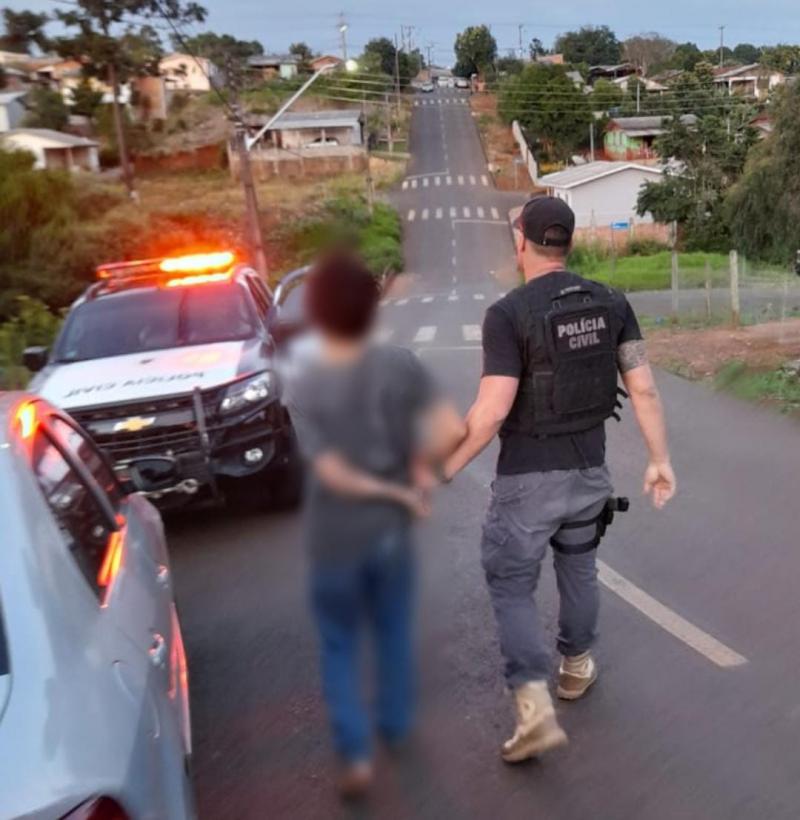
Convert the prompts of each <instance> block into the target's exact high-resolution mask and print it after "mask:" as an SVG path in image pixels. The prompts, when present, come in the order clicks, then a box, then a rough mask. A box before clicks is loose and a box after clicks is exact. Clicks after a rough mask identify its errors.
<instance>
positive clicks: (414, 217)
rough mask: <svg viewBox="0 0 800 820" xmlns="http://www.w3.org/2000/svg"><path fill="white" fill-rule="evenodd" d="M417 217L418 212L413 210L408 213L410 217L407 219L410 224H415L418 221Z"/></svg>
mask: <svg viewBox="0 0 800 820" xmlns="http://www.w3.org/2000/svg"><path fill="white" fill-rule="evenodd" d="M416 216H417V212H416V211H415V210H414V209H413V208H412V209H411V210H410V211H409V212H408V216H407V217H406V219H408V221H409V222H413V221H414V220H415V219H416Z"/></svg>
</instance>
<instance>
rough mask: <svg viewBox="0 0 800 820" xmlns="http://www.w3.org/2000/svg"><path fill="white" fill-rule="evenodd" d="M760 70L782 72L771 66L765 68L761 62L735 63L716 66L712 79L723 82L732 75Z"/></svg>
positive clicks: (755, 72) (771, 72)
mask: <svg viewBox="0 0 800 820" xmlns="http://www.w3.org/2000/svg"><path fill="white" fill-rule="evenodd" d="M761 72H767V73H768V74H781V73H782V72H780V71H777V70H776V69H773V68H766V67H765V66H762V65H761V63H750V64H749V65H737V66H733V67H731V66H728V67H727V68H718V69H716V70H715V71H714V81H715V82H724V81H725V80H730V79H733V78H734V77H739V76H741V75H742V74H758V73H761Z"/></svg>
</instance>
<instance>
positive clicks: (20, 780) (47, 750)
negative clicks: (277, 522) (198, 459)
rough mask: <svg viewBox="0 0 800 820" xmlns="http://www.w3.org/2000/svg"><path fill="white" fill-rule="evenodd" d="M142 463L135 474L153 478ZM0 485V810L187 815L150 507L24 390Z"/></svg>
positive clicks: (177, 687) (161, 549)
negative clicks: (0, 489)
mask: <svg viewBox="0 0 800 820" xmlns="http://www.w3.org/2000/svg"><path fill="white" fill-rule="evenodd" d="M139 468H140V469H139V470H137V483H136V486H138V487H144V486H145V484H146V483H148V482H150V481H156V482H157V481H159V480H160V478H159V476H158V472H159V465H158V463H157V462H153V463H145V462H144V461H142V462H141V463H140V464H139ZM148 473H149V477H148ZM0 485H1V486H2V487H3V492H2V494H0V521H2V522H3V529H2V533H3V536H2V543H0V760H2V764H0V815H2V817H4V818H6V817H8V818H12V817H23V816H24V817H35V818H42V820H50V818H53V820H55V819H56V818H63V819H64V820H66V818H69V820H101V818H114V819H115V820H124V819H125V818H131V820H133V818H145V817H147V818H165V819H166V820H171V819H172V818H180V819H181V820H183V818H191V817H194V804H193V797H192V791H191V785H190V780H189V776H188V773H187V764H188V760H189V756H190V754H191V749H192V746H191V732H190V723H189V693H188V684H187V674H186V659H185V655H184V648H183V640H182V638H181V629H180V624H179V622H178V617H177V615H176V611H175V604H174V601H173V593H172V576H171V572H170V565H169V559H168V556H167V550H166V545H165V541H164V531H163V527H162V524H161V518H160V516H159V514H158V512H157V510H156V509H155V508H154V507H153V506H152V505H151V504H150V502H148V501H147V500H146V499H145V498H143V497H141V496H140V495H138V494H137V493H136V492H132V491H131V490H132V489H133V487H127V488H126V487H124V486H123V485H122V484H120V483H119V482H118V481H117V479H116V477H115V475H114V472H113V470H112V469H111V467H110V465H109V463H108V462H107V461H106V460H105V458H104V457H103V455H102V454H101V452H100V451H99V450H98V449H97V448H96V446H95V445H94V443H93V442H92V440H91V439H90V438H89V437H88V436H87V435H86V434H85V433H84V432H83V430H82V429H81V428H79V427H78V426H77V425H76V424H75V422H74V421H72V419H70V417H69V416H67V415H66V414H64V413H63V412H61V411H58V410H56V409H55V408H54V407H53V406H52V405H50V404H49V403H47V402H46V401H43V400H42V399H39V398H37V397H35V396H32V395H26V394H20V393H5V394H1V395H0Z"/></svg>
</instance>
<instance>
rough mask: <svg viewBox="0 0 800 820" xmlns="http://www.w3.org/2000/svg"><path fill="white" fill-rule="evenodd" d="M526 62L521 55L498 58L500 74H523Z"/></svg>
mask: <svg viewBox="0 0 800 820" xmlns="http://www.w3.org/2000/svg"><path fill="white" fill-rule="evenodd" d="M524 68H525V63H523V62H522V60H520V59H519V57H499V58H498V59H497V73H498V74H521V73H522V70H523V69H524Z"/></svg>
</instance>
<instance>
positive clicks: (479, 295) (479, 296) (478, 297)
mask: <svg viewBox="0 0 800 820" xmlns="http://www.w3.org/2000/svg"><path fill="white" fill-rule="evenodd" d="M472 298H473V299H474V300H475V301H476V302H482V301H483V300H484V299H485V297H484V295H483V294H482V293H473V294H472Z"/></svg>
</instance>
